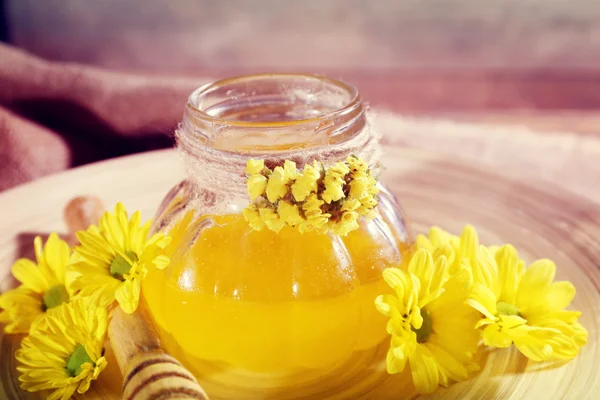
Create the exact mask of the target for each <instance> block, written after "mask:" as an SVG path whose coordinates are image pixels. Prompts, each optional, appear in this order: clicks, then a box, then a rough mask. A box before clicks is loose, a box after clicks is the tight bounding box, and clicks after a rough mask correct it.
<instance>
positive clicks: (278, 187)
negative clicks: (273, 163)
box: [266, 167, 289, 203]
mask: <svg viewBox="0 0 600 400" xmlns="http://www.w3.org/2000/svg"><path fill="white" fill-rule="evenodd" d="M288 183H289V181H288V180H287V179H286V172H285V170H284V169H283V168H282V167H275V169H274V170H273V173H272V174H271V175H269V181H268V182H267V189H266V193H267V199H268V200H269V201H270V202H271V203H275V202H276V201H277V200H279V199H280V198H282V197H283V196H285V195H286V194H287V192H288V187H287V185H288Z"/></svg>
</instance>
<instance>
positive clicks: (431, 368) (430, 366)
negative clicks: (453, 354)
mask: <svg viewBox="0 0 600 400" xmlns="http://www.w3.org/2000/svg"><path fill="white" fill-rule="evenodd" d="M409 362H410V370H411V373H412V377H413V382H414V384H415V388H416V389H417V392H419V393H433V392H434V391H435V389H437V387H438V383H439V372H438V368H437V364H436V362H435V359H434V358H433V356H432V355H431V352H430V351H429V349H427V348H426V347H425V346H423V345H417V348H416V349H415V352H414V354H413V355H411V356H410V357H409Z"/></svg>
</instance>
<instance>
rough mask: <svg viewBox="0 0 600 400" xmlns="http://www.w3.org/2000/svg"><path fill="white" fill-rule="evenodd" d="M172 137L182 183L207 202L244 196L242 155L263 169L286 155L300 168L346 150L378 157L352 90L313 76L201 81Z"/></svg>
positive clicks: (336, 158) (338, 156) (375, 140)
mask: <svg viewBox="0 0 600 400" xmlns="http://www.w3.org/2000/svg"><path fill="white" fill-rule="evenodd" d="M176 135H177V147H178V149H179V150H180V153H181V155H182V157H183V159H184V163H185V165H186V167H187V169H188V174H189V180H190V181H191V182H192V183H194V185H195V186H196V188H197V190H202V191H204V192H210V193H212V194H211V195H210V196H206V195H204V197H206V198H210V199H212V200H211V201H214V202H219V201H220V202H230V201H232V198H234V197H238V198H243V199H244V200H247V199H246V197H247V196H246V188H245V174H244V171H245V166H246V162H247V161H248V159H250V158H262V159H265V160H266V161H267V162H269V163H270V165H271V166H274V165H281V164H283V161H284V160H286V159H288V160H292V161H295V162H296V164H297V166H298V168H302V167H303V165H304V164H306V163H310V162H312V160H318V161H320V162H322V163H324V164H325V165H328V164H332V163H334V162H336V161H340V160H344V159H345V158H346V157H347V156H348V155H350V154H355V155H359V156H361V157H363V158H364V159H365V161H367V162H368V163H369V164H371V165H373V164H376V163H377V162H378V155H379V146H378V139H379V137H378V136H377V135H376V133H375V132H374V131H373V130H372V129H371V127H370V124H369V123H368V119H367V117H366V114H365V106H364V104H363V102H362V100H361V98H360V95H359V94H358V91H357V90H356V88H354V87H352V86H350V85H347V84H345V83H342V82H339V81H335V80H332V79H328V78H323V77H319V76H313V75H278V74H275V75H251V76H246V77H240V78H233V79H228V80H224V81H218V82H215V83H213V84H210V85H207V86H204V87H202V88H200V89H198V90H196V91H194V92H193V93H192V95H191V96H190V98H189V101H188V104H187V105H186V109H185V113H184V119H183V122H182V124H181V125H180V128H179V129H178V131H177V132H176ZM200 197H202V196H200Z"/></svg>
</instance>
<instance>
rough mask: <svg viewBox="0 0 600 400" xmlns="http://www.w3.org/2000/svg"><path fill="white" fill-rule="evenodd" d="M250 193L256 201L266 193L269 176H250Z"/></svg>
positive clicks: (251, 197) (251, 198)
mask: <svg viewBox="0 0 600 400" xmlns="http://www.w3.org/2000/svg"><path fill="white" fill-rule="evenodd" d="M247 186H248V195H249V196H250V200H252V201H254V200H256V199H257V198H258V197H260V196H262V195H264V194H265V190H266V189H267V178H266V177H265V176H264V175H252V176H250V177H249V178H248V184H247Z"/></svg>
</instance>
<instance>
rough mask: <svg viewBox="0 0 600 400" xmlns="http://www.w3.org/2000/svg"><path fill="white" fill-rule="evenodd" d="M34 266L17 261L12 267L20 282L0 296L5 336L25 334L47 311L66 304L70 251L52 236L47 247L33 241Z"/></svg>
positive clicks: (24, 261) (37, 241) (39, 240)
mask: <svg viewBox="0 0 600 400" xmlns="http://www.w3.org/2000/svg"><path fill="white" fill-rule="evenodd" d="M33 243H34V249H35V256H36V259H37V264H35V263H34V262H33V261H31V260H27V259H20V260H17V261H16V262H15V264H14V265H13V267H12V274H13V275H14V277H15V278H16V279H17V280H18V281H19V282H21V285H20V286H19V287H18V288H16V289H13V290H9V291H8V292H6V293H3V294H2V295H0V308H1V309H3V311H2V312H0V323H4V324H7V325H6V326H5V327H4V331H5V332H6V333H26V332H28V331H29V327H30V326H31V324H32V323H34V322H35V321H36V320H38V319H39V318H41V317H42V316H43V315H44V314H45V312H46V311H47V310H50V309H53V308H55V307H57V306H59V305H60V304H62V303H63V302H67V301H69V298H70V296H69V293H68V292H67V289H66V286H65V271H66V266H67V264H68V263H69V256H70V254H71V251H70V249H69V245H68V244H67V243H65V242H64V241H62V240H61V239H60V238H59V237H58V235H57V234H56V233H52V234H51V235H50V237H49V238H48V240H47V241H46V245H45V246H43V247H42V239H41V238H40V237H39V236H38V237H36V238H35V240H34V242H33Z"/></svg>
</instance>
